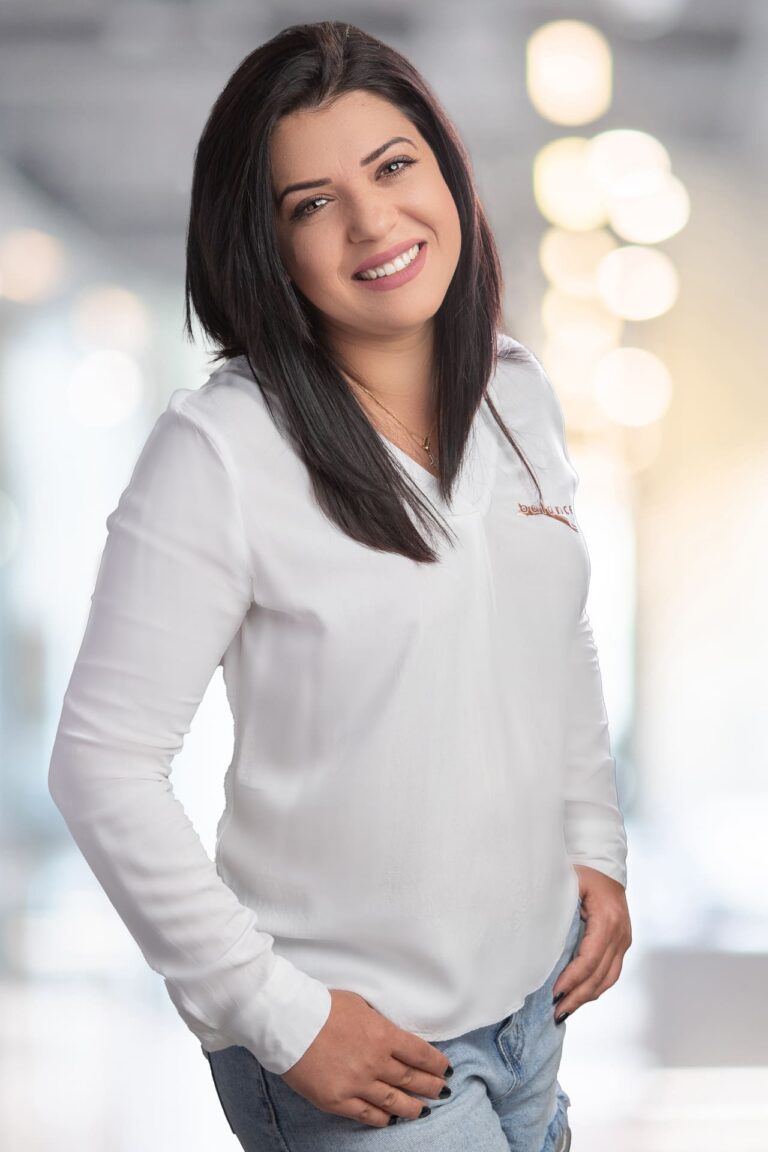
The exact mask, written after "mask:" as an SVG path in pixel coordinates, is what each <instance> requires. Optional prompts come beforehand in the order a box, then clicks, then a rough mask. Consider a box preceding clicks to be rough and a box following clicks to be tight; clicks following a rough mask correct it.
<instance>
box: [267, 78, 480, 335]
mask: <svg viewBox="0 0 768 1152" xmlns="http://www.w3.org/2000/svg"><path fill="white" fill-rule="evenodd" d="M394 137H407V139H399V140H397V141H394V140H393V138H394ZM382 145H385V147H384V148H383V150H382V151H380V149H381V148H382ZM374 152H376V153H378V155H376V157H375V159H372V160H368V157H369V156H370V155H371V154H372V153H374ZM364 161H367V162H364ZM271 165H272V187H273V192H274V203H275V222H276V231H277V241H278V249H279V252H280V257H281V259H282V261H283V265H284V267H285V269H286V271H287V273H288V275H289V276H290V278H291V280H292V281H293V282H294V284H295V285H296V287H297V288H299V289H300V290H301V292H303V294H304V295H305V296H306V297H307V299H308V300H310V301H311V303H312V304H314V306H315V307H316V308H317V309H319V311H320V312H321V313H323V314H324V315H325V316H326V318H327V320H328V324H329V327H330V328H331V329H334V328H336V329H338V330H340V331H345V332H349V333H358V334H359V333H369V334H371V335H380V336H387V335H395V334H397V333H400V334H404V333H406V332H412V331H414V330H416V329H418V328H420V327H421V326H422V325H424V324H425V323H426V322H427V321H429V320H430V319H431V318H432V317H433V316H434V315H435V313H436V312H437V311H438V309H439V307H440V305H441V304H442V302H443V298H444V297H445V294H446V291H447V289H448V286H449V284H450V282H451V279H452V277H453V274H454V272H455V270H456V266H457V264H458V262H459V253H460V249H461V227H460V222H459V215H458V212H457V210H456V205H455V203H454V200H453V197H452V195H451V192H450V190H449V188H448V185H447V184H446V183H445V180H444V179H443V176H442V173H441V172H440V168H439V166H438V163H437V160H436V159H435V156H434V153H433V152H432V150H431V148H430V147H429V145H428V144H427V142H426V141H425V140H424V138H423V137H422V136H421V134H420V133H419V132H418V130H417V129H416V128H415V127H414V125H413V124H412V123H411V122H410V120H408V119H407V118H406V117H405V116H404V115H403V114H402V113H401V112H400V111H399V109H397V108H395V107H394V105H392V104H390V103H389V101H387V100H384V99H383V98H382V97H380V96H377V95H374V94H372V93H369V92H365V91H355V92H349V93H346V94H345V95H344V96H342V97H340V98H339V99H338V100H337V101H336V103H335V104H333V105H332V106H330V107H328V108H326V109H324V110H322V111H319V110H318V111H302V112H296V113H292V114H291V115H290V116H285V117H283V119H282V120H280V121H279V122H278V124H277V125H276V126H275V130H274V132H273V136H272V144H271ZM297 183H311V184H312V185H315V186H314V187H310V188H307V187H305V188H303V189H300V190H294V191H289V192H287V193H285V189H286V188H288V187H289V186H290V185H293V184H297ZM320 184H322V187H318V186H317V185H320ZM417 241H418V242H419V243H421V242H424V243H425V244H426V247H425V249H424V251H423V252H421V253H420V255H419V257H418V261H417V267H419V268H420V270H419V271H418V272H417V274H416V275H412V276H411V277H410V279H407V280H406V281H405V282H403V283H400V284H397V286H395V284H394V283H393V285H392V286H391V287H389V289H388V290H386V291H381V290H380V287H379V288H377V289H371V288H368V287H366V285H365V283H364V282H361V281H359V280H356V279H354V278H353V274H354V273H355V271H356V270H357V269H358V267H359V266H360V265H361V264H363V263H366V262H367V261H369V260H370V259H371V258H376V263H377V265H383V264H384V263H388V262H391V261H392V260H393V259H394V257H393V256H388V257H387V258H386V259H379V257H380V256H381V254H382V253H386V252H388V250H389V249H391V248H395V250H396V251H398V252H399V251H401V250H403V249H407V248H409V247H411V246H412V245H413V244H414V243H415V242H417ZM415 270H416V269H415V268H414V269H413V270H412V271H415ZM377 283H378V285H379V286H381V285H382V283H383V281H382V278H378V281H377Z"/></svg>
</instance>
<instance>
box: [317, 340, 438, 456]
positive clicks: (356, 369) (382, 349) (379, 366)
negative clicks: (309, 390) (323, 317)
mask: <svg viewBox="0 0 768 1152" xmlns="http://www.w3.org/2000/svg"><path fill="white" fill-rule="evenodd" d="M333 350H334V353H335V355H336V357H337V360H338V362H339V363H340V364H341V365H343V367H342V369H341V370H342V374H343V375H344V377H345V378H346V380H347V382H348V383H349V384H350V387H352V389H353V390H354V393H355V396H356V397H357V398H358V400H359V401H360V403H361V404H362V405H363V407H364V408H365V410H366V412H368V413H369V414H370V415H371V416H373V417H374V418H375V419H376V420H377V422H378V423H379V424H380V425H381V422H382V421H386V423H387V426H388V427H389V426H390V425H393V426H394V427H396V424H395V422H394V421H393V420H392V419H391V418H390V417H389V416H387V413H386V412H385V410H384V408H381V407H380V405H379V404H377V403H376V401H377V400H378V401H379V402H380V404H383V405H384V406H385V408H387V409H389V411H390V412H391V413H393V414H394V416H396V417H397V419H398V420H402V422H403V424H405V426H406V427H407V428H408V429H410V431H411V432H413V434H414V435H416V436H420V437H423V436H425V435H426V434H427V433H428V432H429V431H430V428H431V427H432V425H433V424H434V416H435V406H434V397H433V372H432V365H433V329H432V326H431V325H429V326H427V325H424V326H422V327H421V328H419V329H418V330H417V331H415V332H413V333H409V334H407V335H405V336H402V335H400V336H398V337H397V338H393V337H376V336H374V337H366V338H365V339H363V338H362V336H361V335H360V334H359V333H353V334H350V333H348V332H346V333H342V334H336V333H334V340H333ZM345 368H346V369H348V371H345V370H344V369H345ZM350 374H351V375H350ZM352 377H357V379H356V380H355V379H354V378H352ZM359 384H363V385H364V386H365V388H366V389H367V390H368V391H367V392H365V391H364V390H363V388H361V387H359ZM374 398H375V399H374Z"/></svg>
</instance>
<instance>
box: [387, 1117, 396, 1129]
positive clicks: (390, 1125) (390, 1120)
mask: <svg viewBox="0 0 768 1152" xmlns="http://www.w3.org/2000/svg"><path fill="white" fill-rule="evenodd" d="M393 1124H397V1116H390V1118H389V1120H388V1121H387V1127H388V1128H391V1127H392V1125H393Z"/></svg>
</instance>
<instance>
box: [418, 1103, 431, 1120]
mask: <svg viewBox="0 0 768 1152" xmlns="http://www.w3.org/2000/svg"><path fill="white" fill-rule="evenodd" d="M431 1113H432V1109H431V1108H428V1107H427V1105H426V1104H425V1105H424V1107H423V1108H422V1110H421V1112H419V1114H418V1116H417V1117H416V1119H417V1120H421V1118H422V1116H430V1115H431Z"/></svg>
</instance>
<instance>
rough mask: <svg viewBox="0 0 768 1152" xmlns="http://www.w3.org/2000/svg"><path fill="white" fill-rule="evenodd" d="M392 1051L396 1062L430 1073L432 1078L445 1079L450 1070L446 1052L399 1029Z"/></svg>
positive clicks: (419, 1037)
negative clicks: (447, 1070) (440, 1077)
mask: <svg viewBox="0 0 768 1152" xmlns="http://www.w3.org/2000/svg"><path fill="white" fill-rule="evenodd" d="M390 1050H391V1052H392V1055H393V1056H394V1058H395V1059H396V1060H400V1061H402V1063H403V1064H407V1065H408V1066H409V1067H410V1068H416V1069H418V1070H419V1071H421V1072H429V1073H430V1074H431V1075H432V1076H442V1077H443V1078H445V1072H446V1069H447V1068H450V1063H449V1060H448V1057H447V1056H446V1055H445V1053H444V1052H441V1051H440V1049H439V1048H434V1047H433V1046H432V1045H431V1044H430V1043H429V1041H428V1040H424V1039H423V1038H422V1037H421V1036H416V1035H415V1034H414V1033H413V1032H406V1031H405V1030H403V1029H398V1031H397V1034H396V1035H395V1036H394V1038H393V1040H392V1043H391V1046H390Z"/></svg>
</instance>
